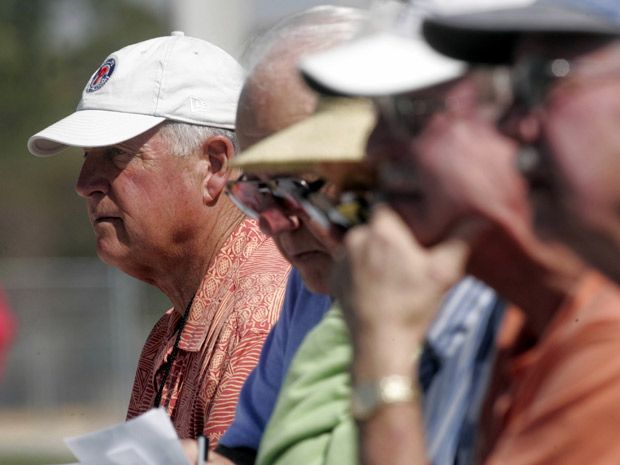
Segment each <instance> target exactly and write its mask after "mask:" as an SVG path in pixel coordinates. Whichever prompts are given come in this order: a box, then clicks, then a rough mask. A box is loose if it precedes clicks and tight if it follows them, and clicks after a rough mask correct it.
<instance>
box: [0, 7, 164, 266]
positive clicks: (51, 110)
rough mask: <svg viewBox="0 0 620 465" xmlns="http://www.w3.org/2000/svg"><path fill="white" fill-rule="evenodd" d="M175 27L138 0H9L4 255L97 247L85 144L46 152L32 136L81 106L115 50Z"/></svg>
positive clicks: (3, 77) (3, 15)
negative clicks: (82, 188)
mask: <svg viewBox="0 0 620 465" xmlns="http://www.w3.org/2000/svg"><path fill="white" fill-rule="evenodd" d="M53 20H55V21H53ZM75 22H78V23H79V24H80V25H81V26H82V29H83V31H85V33H84V34H82V35H83V37H81V38H80V40H78V41H76V40H73V41H71V40H69V39H67V38H65V39H64V42H63V40H58V37H59V36H60V37H65V36H67V35H66V34H65V35H63V34H58V29H59V28H63V27H67V28H69V27H70V26H75V25H76V23H75ZM71 29H72V30H73V29H75V28H71ZM78 31H79V28H78ZM61 32H62V31H61ZM168 33H169V28H168V25H167V24H166V22H165V18H160V17H158V16H157V15H156V13H155V11H154V10H152V9H149V8H147V7H145V6H144V5H141V4H139V3H136V2H128V1H123V0H73V1H71V0H2V1H1V2H0V96H1V97H0V99H1V100H0V102H1V104H0V140H1V141H2V145H3V150H2V153H1V154H0V257H8V256H10V257H26V256H57V255H63V256H79V255H92V254H93V252H94V241H93V239H92V232H91V230H90V226H89V225H88V221H87V219H86V215H85V212H84V206H83V201H82V200H81V199H80V198H79V197H78V196H77V195H76V194H75V192H74V190H73V186H74V184H75V179H76V178H77V175H78V172H79V168H80V164H81V155H80V154H79V151H77V150H68V151H66V152H64V153H63V154H61V155H59V156H56V157H52V158H47V159H39V158H36V157H33V156H32V155H30V154H29V153H28V151H27V149H26V140H27V139H28V137H29V136H31V135H33V134H35V133H36V132H38V131H39V130H41V129H43V128H44V127H46V126H48V125H49V124H52V123H54V122H56V121H57V120H59V119H61V118H63V117H64V116H67V115H68V114H70V113H71V112H72V111H73V110H74V109H75V106H76V105H77V102H78V101H79V98H80V94H81V91H82V88H83V87H84V84H85V83H86V81H87V79H88V78H89V77H90V76H91V74H92V73H93V72H94V71H95V69H96V68H97V67H98V66H99V64H100V63H101V62H102V61H103V60H104V58H105V57H106V56H107V55H108V54H109V53H111V52H113V51H115V50H118V49H119V48H121V47H123V46H125V45H129V44H131V43H135V42H139V41H142V40H146V39H149V38H151V37H156V36H161V35H166V34H168ZM69 36H70V35H69ZM74 38H75V34H74ZM76 42H77V43H76Z"/></svg>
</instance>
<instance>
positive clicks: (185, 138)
mask: <svg viewBox="0 0 620 465" xmlns="http://www.w3.org/2000/svg"><path fill="white" fill-rule="evenodd" d="M159 133H160V135H161V136H162V137H163V138H164V139H165V140H166V143H167V144H168V150H170V152H171V153H173V154H174V155H176V156H179V157H187V156H189V155H190V154H191V153H192V152H194V151H195V150H198V148H199V147H200V145H201V144H202V143H203V142H204V141H205V139H207V138H209V137H213V136H224V137H226V138H227V139H229V140H230V141H231V142H232V144H233V147H234V148H235V153H237V151H238V145H237V136H236V134H235V131H234V130H232V129H224V128H216V127H212V126H201V125H198V124H190V123H182V122H179V121H172V120H166V121H164V122H163V123H162V125H161V127H160V129H159Z"/></svg>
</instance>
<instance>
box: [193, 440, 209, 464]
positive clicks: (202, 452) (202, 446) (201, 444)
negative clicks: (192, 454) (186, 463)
mask: <svg viewBox="0 0 620 465" xmlns="http://www.w3.org/2000/svg"><path fill="white" fill-rule="evenodd" d="M208 458H209V438H207V437H205V436H203V435H202V434H201V435H200V436H198V457H197V458H196V465H204V463H205V462H206V461H207V460H208Z"/></svg>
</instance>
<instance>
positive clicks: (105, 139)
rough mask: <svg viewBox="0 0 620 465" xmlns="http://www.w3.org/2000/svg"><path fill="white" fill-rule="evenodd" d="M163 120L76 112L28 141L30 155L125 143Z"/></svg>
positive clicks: (138, 116) (99, 111) (102, 111)
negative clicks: (68, 148)
mask: <svg viewBox="0 0 620 465" xmlns="http://www.w3.org/2000/svg"><path fill="white" fill-rule="evenodd" d="M164 120H165V118H163V117H158V116H150V115H141V114H136V113H122V112H116V111H105V110H79V111H76V112H75V113H73V114H71V115H69V116H67V117H66V118H63V119H61V120H60V121H58V122H57V123H55V124H52V125H51V126H49V127H47V128H45V129H44V130H42V131H41V132H39V133H37V134H35V135H34V136H32V137H30V139H28V150H30V153H32V154H33V155H36V156H39V157H46V156H50V155H55V154H56V153H58V152H60V151H61V150H64V149H65V148H67V147H104V146H108V145H114V144H118V143H120V142H124V141H126V140H129V139H131V138H133V137H135V136H137V135H139V134H142V133H143V132H145V131H148V130H149V129H151V128H153V127H155V126H157V125H158V124H159V123H161V122H163V121H164Z"/></svg>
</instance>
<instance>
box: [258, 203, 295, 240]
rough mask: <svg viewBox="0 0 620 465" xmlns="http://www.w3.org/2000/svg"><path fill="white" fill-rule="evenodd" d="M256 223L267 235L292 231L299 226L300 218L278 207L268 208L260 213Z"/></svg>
mask: <svg viewBox="0 0 620 465" xmlns="http://www.w3.org/2000/svg"><path fill="white" fill-rule="evenodd" d="M258 224H259V226H260V229H261V231H262V232H263V233H265V234H267V235H268V236H275V235H277V234H280V233H283V232H287V231H294V230H296V229H297V228H299V224H300V220H299V217H298V216H297V215H295V214H290V213H286V212H284V211H283V210H281V209H279V208H270V209H268V210H266V211H264V212H262V213H261V214H260V216H259V217H258Z"/></svg>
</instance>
